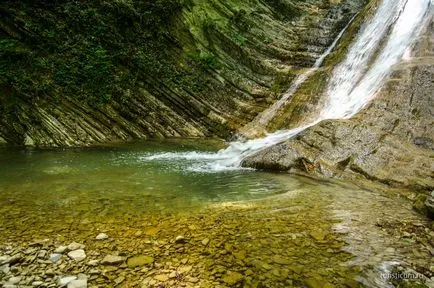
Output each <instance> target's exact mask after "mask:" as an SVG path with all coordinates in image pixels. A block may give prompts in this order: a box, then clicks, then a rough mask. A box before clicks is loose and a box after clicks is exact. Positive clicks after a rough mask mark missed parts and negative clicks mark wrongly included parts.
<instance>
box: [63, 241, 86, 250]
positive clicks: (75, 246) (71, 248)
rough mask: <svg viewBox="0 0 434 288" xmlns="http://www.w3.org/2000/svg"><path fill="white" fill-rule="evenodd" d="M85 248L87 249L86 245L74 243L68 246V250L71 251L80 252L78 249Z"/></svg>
mask: <svg viewBox="0 0 434 288" xmlns="http://www.w3.org/2000/svg"><path fill="white" fill-rule="evenodd" d="M84 247H86V246H85V245H84V244H80V243H77V242H72V243H71V244H69V245H68V247H67V248H68V250H69V251H74V250H78V249H84Z"/></svg>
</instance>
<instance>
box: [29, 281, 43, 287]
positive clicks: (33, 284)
mask: <svg viewBox="0 0 434 288" xmlns="http://www.w3.org/2000/svg"><path fill="white" fill-rule="evenodd" d="M42 284H44V282H43V281H33V282H32V286H35V287H39V286H41V285H42Z"/></svg>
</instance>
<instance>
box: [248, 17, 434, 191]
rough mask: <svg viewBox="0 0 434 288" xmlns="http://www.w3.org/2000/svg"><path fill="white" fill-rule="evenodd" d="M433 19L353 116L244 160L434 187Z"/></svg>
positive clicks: (250, 164)
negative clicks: (410, 54)
mask: <svg viewBox="0 0 434 288" xmlns="http://www.w3.org/2000/svg"><path fill="white" fill-rule="evenodd" d="M433 31H434V29H433V24H432V22H431V24H430V25H429V27H428V28H427V32H426V33H425V34H424V35H423V36H422V37H421V38H420V39H419V41H418V43H417V44H416V45H415V47H414V48H413V51H414V52H413V57H412V58H411V59H410V60H407V61H403V62H402V63H401V64H400V65H398V66H397V67H395V69H394V72H393V74H392V75H391V76H390V78H389V80H388V82H387V83H386V84H385V85H384V87H383V88H382V89H381V91H380V92H379V93H378V95H376V98H375V99H374V100H372V102H371V103H370V104H369V105H368V106H367V107H365V108H364V109H363V110H362V111H361V112H359V113H358V114H357V115H356V116H354V117H352V118H351V119H348V120H325V121H322V122H321V123H319V124H317V125H315V126H313V127H311V128H309V129H307V130H305V131H304V132H302V133H301V134H299V135H298V136H296V137H295V138H293V139H290V140H288V141H286V142H284V143H281V144H278V145H276V146H274V147H271V148H267V149H264V150H263V151H261V152H259V153H257V154H256V155H253V156H251V157H248V158H247V159H245V161H244V163H243V165H244V166H246V167H255V168H259V169H267V170H284V171H288V170H297V171H303V172H307V173H310V174H315V175H321V176H326V177H338V178H339V177H343V178H350V179H368V180H372V181H375V182H380V183H383V184H387V185H390V186H398V187H407V188H411V189H413V190H414V191H424V193H428V192H431V190H432V189H433V188H434V178H433V174H432V171H433V169H434V166H433V164H434V163H433V161H432V159H433V157H434V150H433V149H434V146H433V143H434V138H433V135H434V130H433V129H434V128H433V127H434V125H433V116H432V115H433V112H432V104H431V103H433V102H434V98H433V97H434V93H433V91H434V82H433V79H434V60H433V56H434V53H433V43H432V35H433Z"/></svg>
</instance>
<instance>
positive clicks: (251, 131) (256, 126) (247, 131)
mask: <svg viewBox="0 0 434 288" xmlns="http://www.w3.org/2000/svg"><path fill="white" fill-rule="evenodd" d="M356 16H357V14H356V15H354V16H353V17H352V18H351V20H350V21H349V22H348V24H347V25H346V26H345V27H344V28H343V29H342V31H341V32H340V33H339V34H338V36H337V37H336V38H335V40H334V41H333V42H332V44H331V45H330V46H329V47H328V48H327V49H326V51H325V52H324V53H323V54H322V55H321V56H320V57H319V58H318V59H317V60H316V61H315V64H314V65H313V66H312V68H310V69H308V70H307V71H306V72H304V73H302V74H300V75H299V76H297V78H296V79H295V80H294V81H293V83H292V85H291V87H289V89H288V90H287V91H286V92H285V94H283V96H282V98H280V99H279V100H278V101H276V102H274V104H273V105H271V106H270V107H269V108H267V109H265V110H264V111H263V112H262V113H260V114H259V115H258V116H257V117H256V118H255V119H253V121H251V122H250V123H248V124H247V125H245V126H244V127H243V128H241V129H240V131H239V134H241V135H243V136H247V137H252V136H255V134H258V132H259V131H258V130H261V129H264V128H265V126H266V125H267V124H268V123H269V122H270V121H271V120H272V119H273V118H274V116H276V114H277V113H278V112H279V111H280V110H281V109H282V108H283V107H285V105H286V104H287V102H288V100H289V99H290V98H291V96H292V95H294V93H295V92H297V90H298V88H300V86H301V84H303V83H304V82H305V81H306V80H307V79H309V77H310V76H312V74H314V73H315V71H317V70H318V68H319V67H321V65H322V63H323V62H324V60H325V59H326V57H327V56H328V55H329V54H330V53H331V52H332V51H333V49H334V48H335V47H336V45H337V44H338V42H339V40H340V39H341V38H342V36H343V35H344V33H345V31H347V29H348V27H349V26H350V24H351V23H352V22H353V20H354V18H356Z"/></svg>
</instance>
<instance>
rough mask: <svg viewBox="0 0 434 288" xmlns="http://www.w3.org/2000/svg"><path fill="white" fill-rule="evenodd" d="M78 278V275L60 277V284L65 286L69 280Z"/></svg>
mask: <svg viewBox="0 0 434 288" xmlns="http://www.w3.org/2000/svg"><path fill="white" fill-rule="evenodd" d="M76 279H77V276H65V277H61V278H59V281H58V285H59V287H64V286H66V285H68V283H69V282H71V281H74V280H76Z"/></svg>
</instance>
